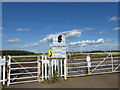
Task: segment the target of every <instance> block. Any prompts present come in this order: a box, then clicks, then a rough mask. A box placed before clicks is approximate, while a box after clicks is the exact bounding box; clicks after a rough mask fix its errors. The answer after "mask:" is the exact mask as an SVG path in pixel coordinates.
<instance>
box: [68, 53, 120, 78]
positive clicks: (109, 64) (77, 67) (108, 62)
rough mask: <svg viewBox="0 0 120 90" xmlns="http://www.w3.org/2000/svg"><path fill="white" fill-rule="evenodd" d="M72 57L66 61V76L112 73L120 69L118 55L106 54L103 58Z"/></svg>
mask: <svg viewBox="0 0 120 90" xmlns="http://www.w3.org/2000/svg"><path fill="white" fill-rule="evenodd" d="M90 59H91V60H90V62H89V61H87V60H86V59H85V58H84V59H74V60H72V61H71V62H68V63H67V75H68V76H67V77H76V76H85V75H93V74H103V73H113V72H119V71H120V60H119V59H120V57H113V56H112V54H111V53H110V54H107V55H106V57H105V58H90ZM88 64H91V65H88Z"/></svg>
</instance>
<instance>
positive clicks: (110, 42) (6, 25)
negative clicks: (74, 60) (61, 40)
mask: <svg viewBox="0 0 120 90" xmlns="http://www.w3.org/2000/svg"><path fill="white" fill-rule="evenodd" d="M119 20H120V18H119V17H118V3H117V2H101V3H99V2H16V3H15V2H3V3H2V27H0V29H1V30H2V49H3V50H26V51H34V52H46V51H47V50H49V49H50V44H51V39H52V36H53V35H55V34H63V35H65V36H66V45H67V47H68V51H72V50H74V51H80V50H81V49H82V50H83V51H84V50H85V51H89V50H117V49H118V31H119V30H120V27H118V21H119Z"/></svg>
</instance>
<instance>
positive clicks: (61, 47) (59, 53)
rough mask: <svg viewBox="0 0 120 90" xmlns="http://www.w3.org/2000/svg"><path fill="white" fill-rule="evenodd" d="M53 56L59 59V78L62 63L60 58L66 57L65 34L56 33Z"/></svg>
mask: <svg viewBox="0 0 120 90" xmlns="http://www.w3.org/2000/svg"><path fill="white" fill-rule="evenodd" d="M52 50H53V58H57V59H58V78H60V73H61V68H62V67H61V65H60V59H65V58H66V45H65V36H64V35H55V36H53V44H52Z"/></svg>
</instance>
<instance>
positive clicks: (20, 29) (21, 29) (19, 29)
mask: <svg viewBox="0 0 120 90" xmlns="http://www.w3.org/2000/svg"><path fill="white" fill-rule="evenodd" d="M29 30H31V29H23V28H17V29H16V31H29Z"/></svg>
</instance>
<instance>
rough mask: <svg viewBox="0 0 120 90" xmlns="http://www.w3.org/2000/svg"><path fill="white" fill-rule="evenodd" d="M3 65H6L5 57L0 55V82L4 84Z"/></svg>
mask: <svg viewBox="0 0 120 90" xmlns="http://www.w3.org/2000/svg"><path fill="white" fill-rule="evenodd" d="M5 65H6V58H5V56H4V57H3V58H2V57H1V56H0V84H1V85H4V84H5V81H6V80H5Z"/></svg>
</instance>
